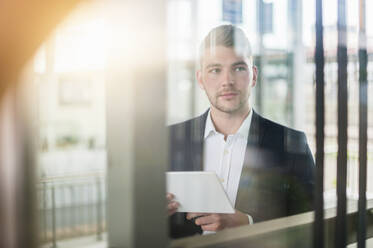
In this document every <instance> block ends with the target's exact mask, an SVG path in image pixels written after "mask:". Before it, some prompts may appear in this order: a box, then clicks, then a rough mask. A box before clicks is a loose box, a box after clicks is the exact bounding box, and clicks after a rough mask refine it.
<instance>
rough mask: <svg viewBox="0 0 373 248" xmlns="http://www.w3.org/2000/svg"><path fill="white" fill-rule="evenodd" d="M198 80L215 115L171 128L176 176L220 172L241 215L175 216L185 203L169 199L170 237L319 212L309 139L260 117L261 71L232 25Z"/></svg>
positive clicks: (206, 48) (213, 40) (206, 57)
mask: <svg viewBox="0 0 373 248" xmlns="http://www.w3.org/2000/svg"><path fill="white" fill-rule="evenodd" d="M196 77H197V81H198V84H199V86H200V87H201V88H202V89H203V90H204V91H205V93H206V95H207V97H208V99H209V101H210V109H209V110H208V111H207V112H206V113H204V114H203V115H202V116H199V117H197V118H194V119H191V120H188V121H185V122H183V123H180V124H176V125H173V126H171V127H170V139H171V140H170V166H171V170H173V171H193V170H205V171H215V172H216V174H217V175H218V177H219V178H220V179H221V181H222V184H223V187H224V189H225V191H226V192H227V195H228V197H229V199H230V201H231V203H232V205H233V206H234V207H235V209H236V210H235V213H234V214H203V213H175V212H176V210H177V207H178V203H177V202H176V201H174V200H173V199H174V196H173V195H171V194H167V199H168V201H169V204H168V211H169V215H170V233H171V236H172V237H174V238H176V237H184V236H188V235H193V234H196V233H202V232H208V231H219V230H222V229H225V228H228V227H235V226H240V225H247V224H250V223H252V222H254V223H256V222H260V221H264V220H269V219H273V218H278V217H284V216H289V215H293V214H298V213H301V212H305V211H310V210H312V204H313V187H314V162H313V158H312V154H311V152H310V149H309V147H308V145H307V140H306V136H305V135H304V133H302V132H299V131H295V130H293V129H290V128H287V127H284V126H282V125H280V124H277V123H275V122H272V121H270V120H267V119H265V118H263V117H261V116H259V115H258V114H257V113H256V112H255V111H254V110H253V108H252V107H251V106H250V103H249V98H250V94H251V90H252V88H253V87H254V86H255V84H256V80H257V68H256V67H255V66H254V65H253V62H252V55H251V50H250V44H249V41H248V39H247V37H246V36H245V34H244V32H243V31H242V30H241V29H239V28H237V27H235V26H232V25H222V26H219V27H216V28H214V29H213V30H211V31H210V33H209V34H208V35H207V37H206V38H205V39H204V41H203V42H202V45H201V49H200V67H199V69H198V71H197V73H196ZM185 187H187V185H186V186H185Z"/></svg>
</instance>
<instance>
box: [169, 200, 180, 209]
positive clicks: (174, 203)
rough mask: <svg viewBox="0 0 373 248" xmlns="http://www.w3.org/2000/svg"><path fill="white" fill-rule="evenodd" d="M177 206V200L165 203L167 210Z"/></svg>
mask: <svg viewBox="0 0 373 248" xmlns="http://www.w3.org/2000/svg"><path fill="white" fill-rule="evenodd" d="M178 207H179V203H178V202H175V201H173V202H170V203H169V204H167V208H168V210H173V209H177V208H178Z"/></svg>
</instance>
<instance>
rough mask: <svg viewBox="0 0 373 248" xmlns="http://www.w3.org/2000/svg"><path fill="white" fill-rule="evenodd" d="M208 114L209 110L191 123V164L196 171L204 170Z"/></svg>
mask: <svg viewBox="0 0 373 248" xmlns="http://www.w3.org/2000/svg"><path fill="white" fill-rule="evenodd" d="M207 115H208V110H207V111H206V112H205V113H204V114H203V115H201V116H200V117H199V118H196V119H195V120H194V121H193V122H192V123H191V127H190V128H191V130H190V134H191V135H190V138H191V140H190V144H191V154H192V156H191V159H190V160H191V161H190V163H191V166H192V170H194V171H202V170H203V139H204V134H205V125H206V119H207Z"/></svg>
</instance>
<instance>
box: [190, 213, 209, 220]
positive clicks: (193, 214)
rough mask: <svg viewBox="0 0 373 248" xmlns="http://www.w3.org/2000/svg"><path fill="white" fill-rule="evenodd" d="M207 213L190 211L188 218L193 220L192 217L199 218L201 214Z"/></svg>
mask: <svg viewBox="0 0 373 248" xmlns="http://www.w3.org/2000/svg"><path fill="white" fill-rule="evenodd" d="M205 215H207V214H206V213H188V214H187V219H188V220H191V219H194V218H197V217H200V216H205Z"/></svg>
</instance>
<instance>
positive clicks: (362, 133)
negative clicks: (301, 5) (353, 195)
mask: <svg viewBox="0 0 373 248" xmlns="http://www.w3.org/2000/svg"><path fill="white" fill-rule="evenodd" d="M367 63H368V55H367V46H366V31H365V0H360V1H359V203H358V206H359V224H358V232H357V245H358V248H365V246H366V244H365V239H366V210H365V209H366V205H367V199H366V189H367V128H368V125H367V124H368V109H367V108H368V107H367V103H368V87H367V86H368V83H367Z"/></svg>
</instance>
